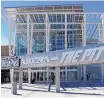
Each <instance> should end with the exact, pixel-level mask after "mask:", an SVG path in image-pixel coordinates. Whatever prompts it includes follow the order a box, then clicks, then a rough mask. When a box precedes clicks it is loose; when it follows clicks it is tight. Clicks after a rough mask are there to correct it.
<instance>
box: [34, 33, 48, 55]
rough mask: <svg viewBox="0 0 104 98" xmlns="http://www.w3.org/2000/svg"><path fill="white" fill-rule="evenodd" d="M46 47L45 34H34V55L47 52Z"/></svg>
mask: <svg viewBox="0 0 104 98" xmlns="http://www.w3.org/2000/svg"><path fill="white" fill-rule="evenodd" d="M45 47H46V44H45V32H34V33H33V47H32V53H35V52H45V49H46V48H45Z"/></svg>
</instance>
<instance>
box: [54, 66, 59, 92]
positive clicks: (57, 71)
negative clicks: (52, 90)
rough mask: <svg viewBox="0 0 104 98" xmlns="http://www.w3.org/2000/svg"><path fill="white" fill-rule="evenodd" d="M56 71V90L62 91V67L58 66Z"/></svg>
mask: <svg viewBox="0 0 104 98" xmlns="http://www.w3.org/2000/svg"><path fill="white" fill-rule="evenodd" d="M55 71H56V77H55V84H56V92H60V67H59V66H57V67H56V69H55Z"/></svg>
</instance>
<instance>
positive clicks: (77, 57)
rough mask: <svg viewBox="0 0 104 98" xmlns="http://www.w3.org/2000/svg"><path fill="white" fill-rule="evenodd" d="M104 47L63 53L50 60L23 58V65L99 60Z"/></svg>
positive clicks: (46, 57) (43, 57) (46, 58)
mask: <svg viewBox="0 0 104 98" xmlns="http://www.w3.org/2000/svg"><path fill="white" fill-rule="evenodd" d="M103 50H104V47H99V48H93V49H84V50H82V49H81V50H77V51H71V52H63V53H62V56H60V55H59V56H60V57H59V56H58V55H57V56H56V55H55V57H54V56H53V57H51V58H50V59H49V57H48V56H42V57H35V58H22V64H30V63H31V64H34V63H35V64H38V63H49V62H50V61H52V60H56V61H58V60H59V61H60V63H61V64H70V63H77V62H79V63H80V62H87V61H93V60H95V61H96V60H98V59H99V57H100V56H101V53H102V51H103Z"/></svg>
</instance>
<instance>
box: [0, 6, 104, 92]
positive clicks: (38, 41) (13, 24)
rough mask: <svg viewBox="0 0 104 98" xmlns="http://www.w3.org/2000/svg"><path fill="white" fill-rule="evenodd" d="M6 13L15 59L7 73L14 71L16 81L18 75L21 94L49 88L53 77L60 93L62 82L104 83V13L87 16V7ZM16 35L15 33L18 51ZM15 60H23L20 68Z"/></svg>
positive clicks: (33, 8) (34, 8)
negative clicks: (30, 86)
mask: <svg viewBox="0 0 104 98" xmlns="http://www.w3.org/2000/svg"><path fill="white" fill-rule="evenodd" d="M5 10H6V12H7V14H8V27H9V29H8V34H9V36H8V38H9V57H8V58H3V59H2V70H5V69H10V76H11V77H13V72H16V73H18V78H19V83H20V85H19V86H20V88H21V87H22V83H23V82H28V83H37V82H38V83H49V82H50V81H52V78H51V77H52V76H54V77H55V83H56V91H59V88H60V82H61V83H70V82H76V81H84V82H86V81H90V80H92V81H96V80H100V81H101V82H103V80H104V13H98V12H84V9H83V5H55V6H54V5H53V6H29V7H14V8H13V7H12V8H10V7H9V8H7V7H6V8H5ZM11 30H14V32H13V33H14V45H13V49H12V50H11V35H12V34H11V33H12V32H11ZM11 51H13V53H11ZM12 54H13V55H14V54H15V55H16V56H17V57H18V58H20V59H21V64H20V67H19V68H18V67H17V65H18V64H17V61H16V60H14V58H13V56H12ZM10 58H11V59H13V60H11V59H10ZM6 61H7V62H6ZM5 62H6V63H5ZM11 65H12V67H11ZM13 66H14V67H13ZM12 81H13V79H12V78H11V82H12Z"/></svg>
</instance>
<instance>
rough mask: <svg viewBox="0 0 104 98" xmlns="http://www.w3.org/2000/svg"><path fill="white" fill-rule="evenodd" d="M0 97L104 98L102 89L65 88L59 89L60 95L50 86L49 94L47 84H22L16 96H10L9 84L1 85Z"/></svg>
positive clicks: (53, 86) (87, 87) (103, 88)
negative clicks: (21, 88)
mask: <svg viewBox="0 0 104 98" xmlns="http://www.w3.org/2000/svg"><path fill="white" fill-rule="evenodd" d="M1 97H3V98H4V97H12V98H16V97H18V98H19V97H20V98H21V97H29V98H30V97H34V98H38V97H39V98H41V97H42V98H51V97H58V98H59V97H61V98H78V97H80V98H84V97H85V98H86V97H88V98H90V97H91V98H92V97H93V98H104V87H90V86H89V85H88V86H85V87H67V88H65V90H64V89H63V88H61V89H60V93H56V92H55V85H52V86H51V89H50V92H49V91H48V85H47V84H28V83H24V84H23V90H19V89H18V91H17V95H12V94H11V84H1Z"/></svg>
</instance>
